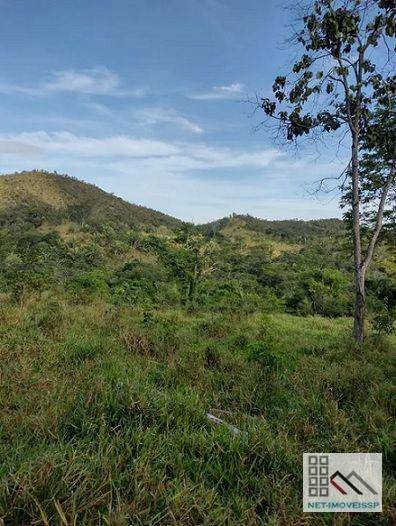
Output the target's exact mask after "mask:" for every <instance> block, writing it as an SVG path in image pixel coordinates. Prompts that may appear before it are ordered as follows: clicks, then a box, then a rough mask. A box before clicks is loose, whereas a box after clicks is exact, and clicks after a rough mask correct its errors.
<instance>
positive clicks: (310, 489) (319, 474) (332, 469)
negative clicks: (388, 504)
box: [303, 453, 382, 513]
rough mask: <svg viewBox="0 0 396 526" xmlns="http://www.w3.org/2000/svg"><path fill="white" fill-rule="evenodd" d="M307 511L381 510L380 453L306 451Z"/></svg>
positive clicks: (305, 496) (305, 486) (304, 461)
mask: <svg viewBox="0 0 396 526" xmlns="http://www.w3.org/2000/svg"><path fill="white" fill-rule="evenodd" d="M303 469H304V473H303V506H304V507H303V510H304V511H305V512H310V513H312V512H322V513H323V512H332V513H334V512H337V513H339V512H349V513H351V512H352V513H353V512H355V513H356V512H358V513H362V512H366V513H368V512H371V513H373V512H377V513H378V512H380V511H382V454H381V453H304V455H303Z"/></svg>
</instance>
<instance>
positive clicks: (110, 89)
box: [0, 67, 145, 97]
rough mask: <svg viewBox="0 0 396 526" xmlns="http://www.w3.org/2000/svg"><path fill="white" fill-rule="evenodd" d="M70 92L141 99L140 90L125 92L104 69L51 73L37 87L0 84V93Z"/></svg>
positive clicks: (116, 75) (142, 93)
mask: <svg viewBox="0 0 396 526" xmlns="http://www.w3.org/2000/svg"><path fill="white" fill-rule="evenodd" d="M59 92H71V93H81V94H85V95H109V96H114V97H141V96H143V95H144V93H145V92H144V90H143V89H142V88H137V89H132V90H127V89H124V88H123V87H122V85H121V79H120V77H119V75H118V74H117V73H114V72H112V71H110V70H109V69H107V68H106V67H98V68H92V69H84V70H74V69H67V70H60V71H54V72H52V74H51V76H50V78H49V80H48V81H46V82H44V83H42V84H40V85H38V86H18V85H15V84H6V83H0V93H21V94H25V95H35V96H40V95H41V96H42V95H48V94H51V93H59Z"/></svg>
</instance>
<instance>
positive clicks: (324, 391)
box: [0, 171, 396, 525]
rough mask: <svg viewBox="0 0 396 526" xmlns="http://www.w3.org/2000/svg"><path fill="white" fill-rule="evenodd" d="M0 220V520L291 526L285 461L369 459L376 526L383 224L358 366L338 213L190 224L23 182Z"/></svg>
mask: <svg viewBox="0 0 396 526" xmlns="http://www.w3.org/2000/svg"><path fill="white" fill-rule="evenodd" d="M0 225H1V226H0V240H1V241H0V298H1V303H0V320H1V326H0V349H1V355H2V359H1V365H0V373H1V376H2V380H3V382H2V384H3V387H2V388H1V400H2V411H3V415H4V425H3V427H2V431H1V442H0V448H1V456H2V466H1V467H0V477H1V483H0V515H1V516H2V517H4V521H5V524H28V523H29V524H30V523H32V522H31V521H33V520H35V519H37V520H38V521H41V522H42V523H43V524H91V523H92V524H99V523H100V524H149V523H150V524H203V523H205V524H206V523H207V524H284V525H287V524H291V523H294V524H308V523H309V522H307V521H306V519H303V518H302V514H301V510H300V507H301V506H300V500H299V498H300V485H301V473H300V470H299V467H298V466H299V459H300V452H301V451H303V450H304V451H305V450H313V451H316V450H323V451H326V450H331V451H332V450H343V451H357V450H361V449H362V450H373V451H377V450H378V449H380V450H381V451H383V455H384V476H385V478H384V502H385V510H386V512H385V514H382V515H381V516H378V517H377V518H376V519H375V520H376V523H377V524H389V523H390V522H391V521H392V517H393V518H394V517H395V515H394V511H392V507H391V502H392V501H393V502H394V501H395V498H394V497H395V491H396V487H395V484H394V480H393V479H392V472H391V467H390V466H391V463H392V459H393V456H392V455H394V453H392V446H391V442H392V441H391V436H392V432H391V429H392V421H391V418H390V411H391V380H390V379H391V371H390V365H389V363H390V354H391V352H392V349H394V345H395V337H394V335H393V334H392V332H393V330H394V319H395V308H396V258H395V255H396V244H395V237H394V231H392V230H388V231H387V230H386V229H385V231H384V233H383V235H382V237H381V240H380V245H379V247H378V250H377V252H376V255H375V260H374V262H373V266H372V268H371V270H370V273H369V275H368V278H367V290H368V298H367V305H368V313H369V320H370V326H369V332H370V337H369V338H368V341H367V342H366V343H365V346H364V348H363V350H360V351H359V353H357V352H356V351H354V344H353V341H352V339H351V323H352V319H351V315H352V312H353V283H352V265H353V261H352V250H351V239H350V234H349V227H348V225H347V224H346V223H344V222H343V221H341V220H338V219H330V220H315V221H299V220H292V221H268V220H263V219H258V218H254V217H251V216H241V215H232V216H230V217H226V218H223V219H220V220H218V221H215V222H213V223H210V224H205V225H197V226H195V225H192V224H188V223H183V222H181V221H179V220H177V219H174V218H171V217H169V216H166V215H164V214H161V213H159V212H155V211H152V210H150V209H147V208H144V207H138V206H135V205H131V204H129V203H126V202H124V201H122V200H121V199H119V198H117V197H114V196H112V195H109V194H107V193H105V192H103V191H102V190H100V189H98V188H96V187H94V186H92V185H88V184H86V183H83V182H80V181H77V180H75V179H73V178H70V177H67V176H61V175H58V174H52V173H47V172H40V171H34V172H23V173H20V174H13V175H7V176H3V177H1V178H0ZM208 412H210V413H211V414H214V415H216V416H217V417H218V418H220V419H222V420H223V421H225V422H227V423H228V424H232V425H234V426H237V428H238V429H239V430H240V435H238V436H234V435H233V433H232V432H230V430H229V428H228V427H227V425H219V426H213V425H212V423H211V422H210V421H209V420H208V419H207V418H206V416H205V415H206V413H208ZM11 444H12V446H11ZM393 460H394V459H393ZM131 474H133V475H131ZM131 477H132V478H131ZM71 489H72V491H71ZM153 517H155V518H156V521H155V522H149V521H152V520H153ZM317 520H319V522H315V524H319V523H323V524H327V523H329V522H328V520H327V519H326V514H323V515H322V518H321V519H317ZM131 521H132V522H131ZM204 521H207V522H204ZM363 523H364V524H369V522H361V524H363ZM339 524H341V522H340V523H339ZM342 524H344V523H342Z"/></svg>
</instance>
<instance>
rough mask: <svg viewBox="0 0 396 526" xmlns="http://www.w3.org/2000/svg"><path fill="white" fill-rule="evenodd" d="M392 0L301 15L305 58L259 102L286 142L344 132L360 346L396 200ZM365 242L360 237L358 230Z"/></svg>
mask: <svg viewBox="0 0 396 526" xmlns="http://www.w3.org/2000/svg"><path fill="white" fill-rule="evenodd" d="M395 20H396V0H318V1H315V2H313V3H310V4H309V7H308V8H305V11H304V14H303V16H302V18H301V22H302V29H301V30H300V31H298V32H297V33H296V34H295V35H294V42H295V44H296V45H298V46H300V47H301V48H302V52H301V54H300V56H299V59H298V60H297V62H295V64H294V66H293V68H292V71H291V73H290V75H289V76H288V77H286V76H278V77H277V78H276V79H275V82H274V85H273V92H274V100H270V99H268V98H265V99H261V101H260V106H261V108H262V109H263V110H264V112H265V113H266V115H267V116H269V117H272V118H274V119H277V121H278V123H279V126H280V129H281V130H282V131H283V132H284V133H285V136H286V139H288V140H290V141H293V140H296V139H298V138H299V137H303V136H307V135H312V134H313V135H315V134H316V133H318V132H325V133H333V134H337V133H340V132H341V131H342V128H344V129H345V130H346V134H345V135H346V136H347V137H349V140H350V161H349V165H348V167H347V169H346V171H345V172H344V175H345V180H344V183H343V184H342V188H343V189H344V203H346V204H347V205H348V206H349V207H350V216H351V224H352V233H353V252H354V272H355V315H354V320H355V323H354V336H355V339H356V341H357V343H358V344H361V343H362V342H363V339H364V313H365V278H366V273H367V269H368V267H369V265H370V263H371V260H372V257H373V253H374V248H375V245H376V242H377V240H378V236H379V234H380V231H381V228H382V226H383V223H384V217H386V215H387V214H389V213H391V211H392V208H393V207H394V204H393V205H392V200H393V199H394V197H395V195H394V194H395V137H396V129H395V111H396V108H395V103H396V96H395V76H392V58H393V57H392V52H393V50H392V47H391V42H390V41H391V39H392V38H394V36H395ZM367 226H369V228H368V229H367V232H368V235H365V236H363V230H364V228H363V227H367Z"/></svg>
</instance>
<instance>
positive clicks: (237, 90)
mask: <svg viewBox="0 0 396 526" xmlns="http://www.w3.org/2000/svg"><path fill="white" fill-rule="evenodd" d="M245 90H246V88H245V86H244V84H241V83H240V82H234V83H233V84H231V85H230V86H214V87H213V88H212V89H211V90H210V91H205V92H202V93H191V94H189V95H188V96H189V98H190V99H195V100H221V99H223V100H226V99H235V98H238V97H240V96H241V95H242V94H243V93H244V92H245Z"/></svg>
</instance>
